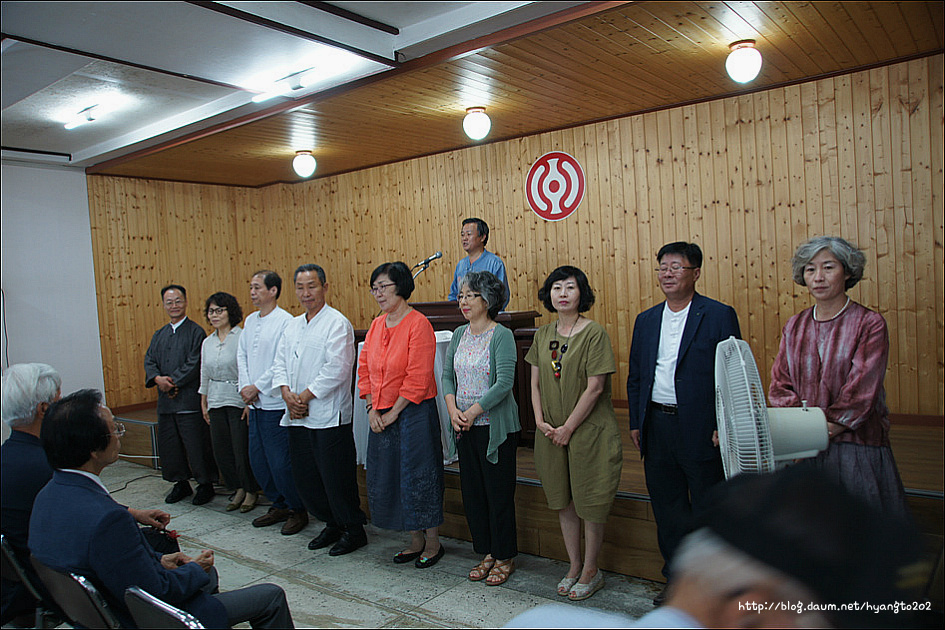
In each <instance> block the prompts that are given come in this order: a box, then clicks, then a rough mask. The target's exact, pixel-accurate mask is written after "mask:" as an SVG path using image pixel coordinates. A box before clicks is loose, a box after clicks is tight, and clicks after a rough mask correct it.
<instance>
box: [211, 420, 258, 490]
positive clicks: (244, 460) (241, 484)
mask: <svg viewBox="0 0 945 630" xmlns="http://www.w3.org/2000/svg"><path fill="white" fill-rule="evenodd" d="M208 415H209V416H210V439H211V442H212V443H213V457H214V459H216V460H217V466H219V467H220V474H221V475H223V480H224V482H225V483H226V487H227V488H228V489H229V490H236V489H237V488H242V489H243V490H246V491H247V492H256V491H257V490H259V484H258V483H256V478H255V477H254V476H253V469H252V467H251V466H250V465H249V425H248V424H247V423H246V420H243V410H242V409H240V408H239V407H217V408H215V409H210V410H209V411H208Z"/></svg>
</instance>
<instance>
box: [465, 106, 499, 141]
mask: <svg viewBox="0 0 945 630" xmlns="http://www.w3.org/2000/svg"><path fill="white" fill-rule="evenodd" d="M491 128H492V121H491V120H490V119H489V116H488V115H487V114H486V108H485V107H470V108H469V109H467V110H466V117H465V118H463V131H465V132H466V135H467V136H469V137H470V138H471V139H473V140H482V139H483V138H485V137H486V136H487V135H489V130H490V129H491Z"/></svg>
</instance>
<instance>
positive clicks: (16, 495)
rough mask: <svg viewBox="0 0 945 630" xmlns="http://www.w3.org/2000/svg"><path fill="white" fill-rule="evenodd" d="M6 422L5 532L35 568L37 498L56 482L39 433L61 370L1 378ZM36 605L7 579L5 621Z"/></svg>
mask: <svg viewBox="0 0 945 630" xmlns="http://www.w3.org/2000/svg"><path fill="white" fill-rule="evenodd" d="M0 382H2V393H0V395H2V399H0V408H2V415H3V422H4V423H5V424H7V425H8V426H9V427H10V429H12V431H11V433H10V437H9V438H8V439H7V441H6V442H4V443H3V446H2V447H0V471H2V486H0V492H2V494H0V531H2V532H3V537H4V538H5V539H6V541H7V542H8V543H9V544H10V546H11V547H13V551H14V552H15V553H16V556H17V558H18V559H19V560H20V564H21V565H23V566H24V568H25V569H26V570H27V571H31V570H32V566H31V565H30V563H29V555H30V554H29V551H28V550H27V547H26V543H27V537H28V532H29V524H30V512H32V511H33V499H35V498H36V494H37V493H38V492H39V491H40V490H42V488H43V486H45V485H46V482H48V481H49V480H50V479H51V478H52V474H53V470H52V467H51V466H50V465H49V462H48V461H46V453H44V452H43V447H42V445H41V444H40V442H39V429H40V427H41V426H42V424H43V416H44V415H45V414H46V409H47V408H48V407H49V404H50V403H52V402H53V401H55V400H57V399H58V398H59V388H60V386H61V384H62V380H61V379H60V377H59V372H57V371H56V370H55V369H53V368H52V367H51V366H49V365H46V364H45V363H18V364H16V365H11V366H10V367H9V368H7V370H6V371H5V372H4V373H3V378H2V381H0ZM35 606H36V602H35V601H34V600H33V598H32V597H31V596H30V594H29V592H28V591H27V590H26V588H25V587H24V586H23V585H22V584H21V583H19V582H12V581H9V580H3V583H2V614H0V617H2V623H3V624H4V625H6V624H7V623H8V622H9V621H10V620H11V619H13V618H15V617H17V616H18V615H21V614H26V613H27V612H31V611H32V610H33V608H35Z"/></svg>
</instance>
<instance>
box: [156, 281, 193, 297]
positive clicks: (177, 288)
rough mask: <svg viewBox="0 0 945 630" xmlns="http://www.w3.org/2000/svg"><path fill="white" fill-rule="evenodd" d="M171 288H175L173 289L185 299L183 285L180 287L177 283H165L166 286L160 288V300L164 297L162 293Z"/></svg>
mask: <svg viewBox="0 0 945 630" xmlns="http://www.w3.org/2000/svg"><path fill="white" fill-rule="evenodd" d="M171 289H175V290H177V291H180V294H181V295H183V296H184V299H185V300H186V299H187V289H185V288H184V287H182V286H181V285H179V284H169V285H167V286H166V287H164V288H163V289H161V299H162V300H163V299H164V294H165V293H167V292H168V291H170V290H171Z"/></svg>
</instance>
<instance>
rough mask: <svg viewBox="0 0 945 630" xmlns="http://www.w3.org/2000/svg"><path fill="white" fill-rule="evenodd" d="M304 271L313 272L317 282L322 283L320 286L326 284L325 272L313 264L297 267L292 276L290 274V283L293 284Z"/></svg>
mask: <svg viewBox="0 0 945 630" xmlns="http://www.w3.org/2000/svg"><path fill="white" fill-rule="evenodd" d="M306 271H312V272H314V273H315V275H317V276H318V280H319V282H321V283H322V285H324V284H325V283H326V282H328V276H326V275H325V270H324V269H322V268H321V267H319V266H318V265H316V264H314V263H306V264H304V265H299V268H298V269H296V270H295V273H294V274H292V282H295V281H296V280H297V279H298V277H299V274H300V273H305V272H306Z"/></svg>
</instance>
